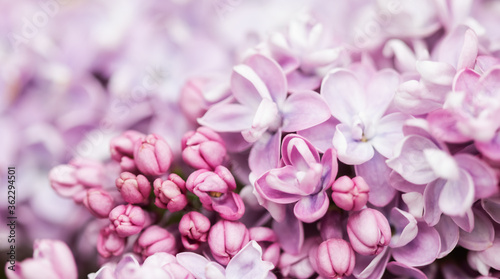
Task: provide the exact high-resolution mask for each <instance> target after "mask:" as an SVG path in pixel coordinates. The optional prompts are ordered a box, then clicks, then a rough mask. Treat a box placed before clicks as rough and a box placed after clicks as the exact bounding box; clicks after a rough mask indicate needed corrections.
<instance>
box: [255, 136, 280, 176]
mask: <svg viewBox="0 0 500 279" xmlns="http://www.w3.org/2000/svg"><path fill="white" fill-rule="evenodd" d="M280 144H281V131H277V132H276V133H273V134H270V133H265V134H264V135H262V137H261V138H260V139H259V140H258V141H257V142H255V143H254V145H253V146H252V149H251V150H250V155H249V156H248V165H249V167H250V170H252V172H253V173H254V174H255V175H256V176H260V175H261V174H263V173H264V172H265V171H267V170H270V169H273V168H276V167H277V166H278V164H279V160H280Z"/></svg>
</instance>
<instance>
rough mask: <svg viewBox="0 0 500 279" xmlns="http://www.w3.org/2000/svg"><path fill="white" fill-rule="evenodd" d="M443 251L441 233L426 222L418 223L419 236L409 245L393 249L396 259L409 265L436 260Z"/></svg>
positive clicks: (425, 263)
mask: <svg viewBox="0 0 500 279" xmlns="http://www.w3.org/2000/svg"><path fill="white" fill-rule="evenodd" d="M440 251H441V240H440V238H439V233H438V232H437V231H436V229H434V228H433V227H429V226H428V225H427V224H426V223H424V222H420V223H418V235H417V237H416V238H415V239H414V240H413V241H411V242H410V243H408V244H407V245H405V246H403V247H399V248H393V249H392V256H393V257H394V259H395V260H396V261H398V262H400V263H402V264H405V265H408V266H424V265H428V264H430V263H432V262H434V260H436V258H437V256H438V255H439V252H440Z"/></svg>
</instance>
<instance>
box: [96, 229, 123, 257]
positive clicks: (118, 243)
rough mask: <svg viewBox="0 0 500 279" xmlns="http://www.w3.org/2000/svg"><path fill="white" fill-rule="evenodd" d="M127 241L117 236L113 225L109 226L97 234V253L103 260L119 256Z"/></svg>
mask: <svg viewBox="0 0 500 279" xmlns="http://www.w3.org/2000/svg"><path fill="white" fill-rule="evenodd" d="M126 244H127V239H126V238H124V237H120V236H118V234H117V233H116V231H115V227H114V226H113V225H109V226H107V227H105V228H103V229H101V231H100V232H99V236H98V237H97V252H99V255H101V256H102V257H104V258H109V257H111V256H119V255H121V254H122V253H123V250H124V249H125V246H126Z"/></svg>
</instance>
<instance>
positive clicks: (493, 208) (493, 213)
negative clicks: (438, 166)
mask: <svg viewBox="0 0 500 279" xmlns="http://www.w3.org/2000/svg"><path fill="white" fill-rule="evenodd" d="M481 205H482V206H483V209H484V211H486V213H488V215H490V217H491V219H493V221H495V222H497V223H500V198H490V199H482V200H481Z"/></svg>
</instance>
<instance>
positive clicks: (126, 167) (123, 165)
mask: <svg viewBox="0 0 500 279" xmlns="http://www.w3.org/2000/svg"><path fill="white" fill-rule="evenodd" d="M120 169H121V170H122V171H128V172H133V173H137V172H138V170H137V166H136V165H135V161H134V159H133V158H130V157H125V156H123V157H122V159H121V160H120Z"/></svg>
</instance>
